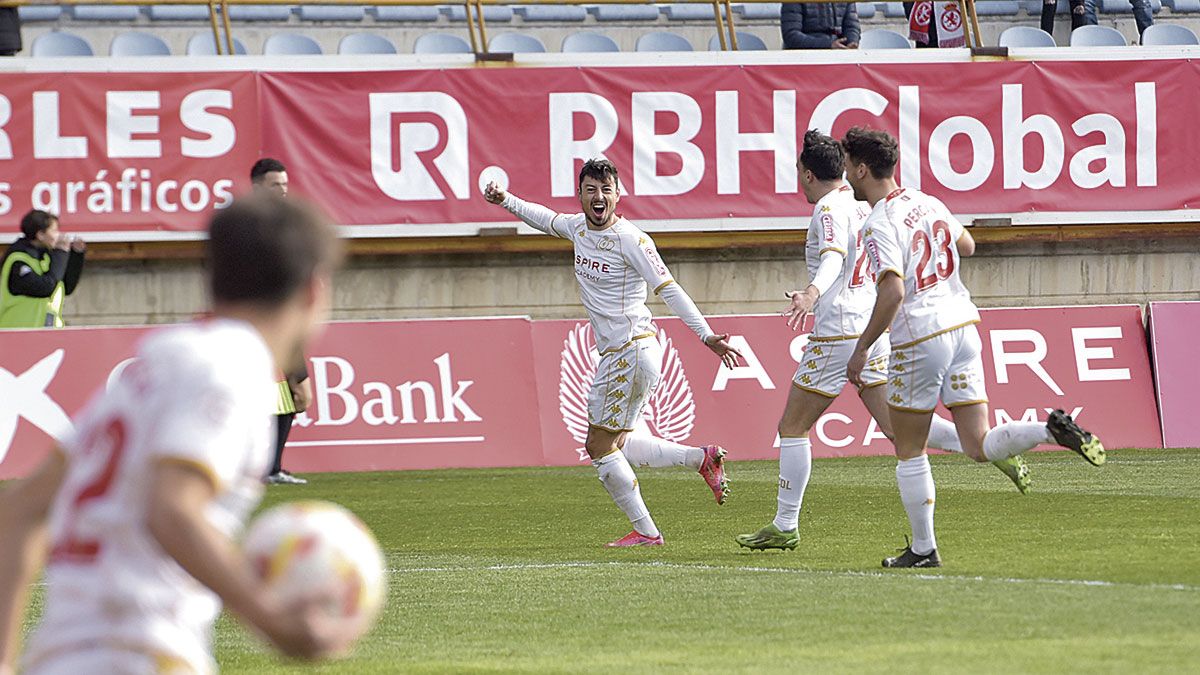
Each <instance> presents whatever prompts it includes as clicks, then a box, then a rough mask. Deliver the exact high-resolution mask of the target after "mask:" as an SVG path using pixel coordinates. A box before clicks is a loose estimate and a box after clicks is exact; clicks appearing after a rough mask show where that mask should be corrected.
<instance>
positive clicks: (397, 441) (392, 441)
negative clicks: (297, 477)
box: [288, 436, 487, 448]
mask: <svg viewBox="0 0 1200 675" xmlns="http://www.w3.org/2000/svg"><path fill="white" fill-rule="evenodd" d="M485 440H487V439H485V438H484V437H483V436H446V437H436V438H364V439H361V440H338V441H294V442H291V443H288V447H293V448H333V447H341V446H351V447H354V446H368V445H424V444H426V443H482V442H483V441H485Z"/></svg>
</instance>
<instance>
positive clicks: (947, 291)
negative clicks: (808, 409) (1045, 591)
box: [842, 127, 1104, 567]
mask: <svg viewBox="0 0 1200 675" xmlns="http://www.w3.org/2000/svg"><path fill="white" fill-rule="evenodd" d="M842 146H843V148H844V150H845V153H846V163H847V171H846V177H847V180H848V181H849V182H850V185H851V187H853V188H854V196H855V198H857V199H862V200H865V201H867V203H869V204H871V206H872V207H873V208H872V211H871V215H870V216H869V217H868V218H867V222H866V224H865V225H864V226H863V241H864V246H865V247H866V249H867V254H868V255H870V256H871V261H872V262H873V263H874V265H875V269H876V282H877V289H876V290H877V294H876V299H875V307H874V309H873V310H872V312H871V318H870V320H869V321H868V322H867V326H866V328H864V329H863V333H862V336H861V337H859V339H858V342H857V344H856V345H855V348H854V353H853V354H852V355H851V357H850V362H849V364H848V365H847V368H846V372H847V376H848V377H849V378H850V381H851V382H853V383H854V384H856V385H859V386H862V385H863V384H864V383H865V382H866V368H867V363H868V361H869V360H870V359H871V354H872V352H871V346H872V345H873V344H875V341H876V340H878V339H879V336H881V335H883V332H884V331H885V330H887V328H888V326H891V331H892V336H891V341H892V354H891V359H890V362H889V380H888V397H887V400H888V405H889V406H890V407H891V420H892V431H893V433H894V434H895V446H896V457H897V459H898V460H899V461H898V463H897V465H896V484H897V485H898V486H899V488H900V500H901V502H903V504H904V509H905V511H907V513H908V519H909V522H910V524H911V525H912V541H911V542H910V544H909V545H908V546H907V547H905V549H904V551H903V552H902V553H901V554H900V555H898V556H896V557H892V558H887V559H885V560H884V561H883V566H884V567H938V566H940V565H941V558H940V557H939V556H938V552H937V542H936V540H935V538H934V533H933V509H934V497H935V491H934V485H933V474H932V473H931V471H930V468H929V458H928V457H926V456H925V439H926V437H927V436H928V434H929V425H930V419H931V418H932V417H933V410H934V407H935V406H937V404H938V401H939V400H940V401H941V402H942V403H943V404H945V406H946V407H947V408H949V409H950V414H951V416H952V417H953V418H954V426H955V428H956V429H957V430H958V438H959V440H960V441H961V442H962V446H963V451H964V452H965V453H966V455H967V456H968V457H970V458H972V459H974V460H976V461H978V462H985V461H988V460H991V461H998V460H1003V459H1006V458H1009V457H1014V456H1016V455H1019V454H1021V453H1023V452H1025V451H1026V450H1030V449H1032V448H1034V447H1035V446H1037V445H1040V444H1043V443H1056V444H1058V445H1061V446H1063V447H1065V448H1069V449H1071V450H1073V451H1075V452H1076V453H1078V454H1079V455H1081V456H1082V457H1083V458H1084V459H1086V460H1087V461H1088V462H1091V463H1092V464H1093V465H1096V466H1099V465H1101V464H1103V463H1104V446H1103V445H1102V444H1101V443H1100V439H1099V438H1096V436H1094V435H1093V434H1091V433H1089V432H1087V431H1084V430H1083V429H1081V428H1080V427H1079V425H1077V424H1076V423H1075V421H1074V420H1072V419H1071V417H1070V416H1069V415H1067V414H1066V413H1064V412H1063V411H1061V410H1056V411H1054V412H1053V413H1051V414H1050V418H1049V421H1048V422H1047V423H1046V424H1041V423H1039V422H1009V423H1007V424H1001V425H1000V426H998V427H996V428H995V429H990V430H989V428H988V427H989V425H988V406H987V392H986V390H985V389H984V381H983V359H982V357H981V355H980V351H981V349H982V342H981V341H980V338H979V331H978V330H977V329H976V328H975V324H976V323H978V322H979V310H978V309H976V307H975V304H974V303H973V302H971V294H970V293H969V292H968V291H967V288H966V286H964V285H963V283H962V280H961V279H960V278H959V267H960V266H961V258H962V256H970V255H971V254H973V253H974V252H975V240H974V239H973V238H972V237H971V234H970V233H969V232H967V230H966V229H965V228H964V227H963V226H962V224H961V223H959V222H958V220H957V219H956V218H955V217H954V216H953V215H951V214H950V211H949V210H948V209H947V208H946V205H945V204H943V203H942V202H941V201H939V200H938V199H936V198H935V197H932V196H930V195H927V194H923V193H921V192H918V191H917V190H913V189H911V188H901V187H898V186H897V185H896V181H895V178H894V174H895V170H896V161H897V160H898V158H899V150H898V147H897V143H896V139H895V138H892V137H891V136H890V135H888V134H886V133H884V132H882V131H877V130H871V129H864V128H861V127H855V128H853V129H851V130H850V131H849V132H847V134H846V137H845V139H844V140H843V141H842Z"/></svg>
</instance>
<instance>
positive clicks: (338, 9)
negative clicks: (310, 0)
mask: <svg viewBox="0 0 1200 675" xmlns="http://www.w3.org/2000/svg"><path fill="white" fill-rule="evenodd" d="M366 14H367V10H366V9H365V8H364V7H363V6H362V5H300V20H301V21H362V20H363V17H364V16H366Z"/></svg>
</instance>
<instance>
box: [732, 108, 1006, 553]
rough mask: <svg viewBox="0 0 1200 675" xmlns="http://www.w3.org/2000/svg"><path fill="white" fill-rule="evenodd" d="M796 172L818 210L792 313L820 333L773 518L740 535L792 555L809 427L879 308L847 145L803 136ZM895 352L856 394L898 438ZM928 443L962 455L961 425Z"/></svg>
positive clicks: (812, 347) (791, 405)
mask: <svg viewBox="0 0 1200 675" xmlns="http://www.w3.org/2000/svg"><path fill="white" fill-rule="evenodd" d="M796 166H797V168H798V169H799V170H800V172H799V173H800V187H801V189H802V190H803V191H804V196H805V197H806V198H807V199H808V202H809V203H810V204H814V207H813V216H812V222H811V223H810V224H809V227H808V239H807V241H806V243H805V259H806V261H807V263H808V278H809V279H810V280H811V281H810V283H809V285H808V287H807V288H805V289H804V291H803V292H800V291H797V292H794V293H791V294H790V296H791V299H792V303H791V306H790V307H789V308H788V310H787V312H785V316H786V317H787V320H788V325H789V326H791V328H792V330H798V329H799V328H800V326H801V325H802V324H803V323H804V317H805V316H807V315H808V314H809V313H810V312H811V313H812V314H813V319H814V321H813V331H812V336H811V337H810V338H809V343H808V345H807V346H806V347H805V349H804V360H803V361H802V362H801V364H800V367H799V369H798V370H797V371H796V375H795V377H794V378H793V380H792V385H793V386H792V388H791V391H790V392H789V393H788V400H787V407H786V408H785V409H784V412H783V417H782V419H780V421H779V491H778V495H777V510H776V512H775V520H774V521H773V522H772V523H770V524H768V525H767V526H765V527H763V528H762V529H760V530H759V531H757V532H754V533H752V534H740V535H738V536H737V537H735V540H736V541H737V543H738V544H740V545H742V546H744V547H746V548H749V549H754V550H763V549H770V548H776V549H787V550H792V549H795V548H796V545H797V544H798V543H799V541H800V537H799V532H798V528H797V525H798V522H799V517H800V506H801V503H802V501H803V499H804V491H805V489H806V488H807V486H808V480H809V476H810V474H811V472H812V444H811V442H810V441H809V438H808V434H809V430H810V429H812V426H813V425H814V424H816V422H817V419H818V418H820V416H821V414H822V413H824V412H825V410H826V409H827V408H828V407H829V405H830V404H831V403H833V400H834V399H835V398H837V396H838V394H840V393H841V391H842V389H843V388H844V387H845V386H846V364H847V363H848V362H849V360H850V354H851V352H852V351H853V350H854V340H855V339H856V338H857V337H858V336H859V334H860V333H862V330H863V328H864V327H866V324H867V317H868V316H870V314H871V307H872V305H874V304H875V278H874V271H873V268H872V267H871V266H870V262H869V259H868V257H867V254H866V252H865V251H863V248H862V225H863V223H864V222H865V221H866V219H867V215H868V214H869V213H870V209H869V207H868V206H867V205H866V203H864V202H860V201H858V200H856V199H855V198H854V193H853V191H852V190H851V188H850V186H849V185H847V184H846V182H845V181H844V180H843V179H842V176H843V174H844V173H845V158H844V155H843V153H842V146H841V144H840V143H838V141H836V140H834V139H833V138H830V137H829V136H826V135H825V134H822V133H820V132H819V131H816V130H812V131H809V132H808V133H806V134H804V149H803V151H802V152H801V153H800V159H799V161H798V162H797V164H796ZM888 351H889V349H888V338H887V336H886V335H883V336H880V337H879V339H877V340H876V341H875V342H874V343H873V344H872V345H871V346H870V348H869V350H868V357H867V365H866V367H865V368H864V370H863V376H862V380H863V384H862V386H861V387H860V388H859V390H858V395H859V397H860V398H861V399H862V401H863V404H864V405H866V407H867V410H869V411H870V412H871V416H872V417H874V418H875V421H876V422H877V423H878V424H879V428H880V429H881V430H883V433H884V434H885V435H886V436H888V437H889V438H890V437H891V435H892V432H891V423H890V421H889V419H888V408H887V402H886V400H885V394H884V392H883V388H882V386H881V385H884V384H887V379H888V377H887V362H888ZM929 444H930V447H934V448H938V449H941V450H949V451H951V452H962V446H961V445H959V442H958V435H957V433H956V432H955V429H954V425H953V424H951V423H950V422H949V421H948V420H946V419H944V418H942V417H938V416H936V415H934V416H933V418H932V426H931V429H930V433H929ZM1000 468H1001V469H1002V470H1004V471H1005V473H1006V474H1007V475H1009V477H1010V478H1012V479H1013V481H1014V482H1015V483H1016V484H1017V488H1018V489H1020V490H1021V491H1022V492H1024V491H1025V490H1026V489H1027V488H1028V469H1027V468H1025V466H1024V460H1022V459H1021V458H1020V457H1016V458H1012V459H1009V460H1005V462H1004V463H1003V464H1002V465H1000Z"/></svg>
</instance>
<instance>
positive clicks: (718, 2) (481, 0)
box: [0, 0, 983, 56]
mask: <svg viewBox="0 0 1200 675" xmlns="http://www.w3.org/2000/svg"><path fill="white" fill-rule="evenodd" d="M781 1H782V2H789V3H796V2H798V3H822V4H823V3H827V2H828V0H781ZM958 1H959V3H960V5H961V6H962V8H963V11H964V13H965V15H966V18H967V20H968V21H967V25H966V26H965V30H964V31H963V33H964V36H965V38H966V41H967V46H968V47H982V46H983V38H982V35H981V34H980V31H979V15H978V13H977V11H976V7H975V2H976V0H958ZM676 2H678V3H679V4H695V5H712V8H713V19H714V21H715V23H716V27H717V36H718V38H719V39H720V44H721V51H736V50H737V48H738V43H737V31H736V30H735V28H734V22H733V5H732V2H731V0H676ZM773 2H775V0H738V3H739V4H755V3H773ZM38 4H47V3H45V2H35V1H32V0H0V7H20V6H22V5H38ZM54 4H59V5H204V6H207V7H208V14H209V19H210V21H211V22H212V30H213V40H214V42H215V44H216V49H217V54H226V53H227V54H233V35H232V29H231V27H230V21H229V6H230V5H301V4H308V3H307V2H306V0H58V2H56V3H54ZM312 4H321V5H353V6H356V7H359V6H362V5H372V6H379V7H394V6H429V5H446V4H453V3H448V2H445V1H444V0H368V1H367V2H363V0H320V1H319V2H317V3H312ZM645 4H649V3H646V2H645V1H644V0H463V6H464V9H465V10H466V18H467V31H468V33H469V34H470V38H471V49H472V50H474V52H475V54H476V55H477V56H479V55H483V54H487V23H486V22H485V21H484V18H483V7H484V6H485V5H569V6H577V5H645ZM472 8H474V14H472V11H471V10H472ZM722 10H724V11H723V12H722ZM722 14H724V16H722ZM222 29H223V31H224V46H225V50H224V51H223V50H222V48H221V47H222V40H221V32H222Z"/></svg>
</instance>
